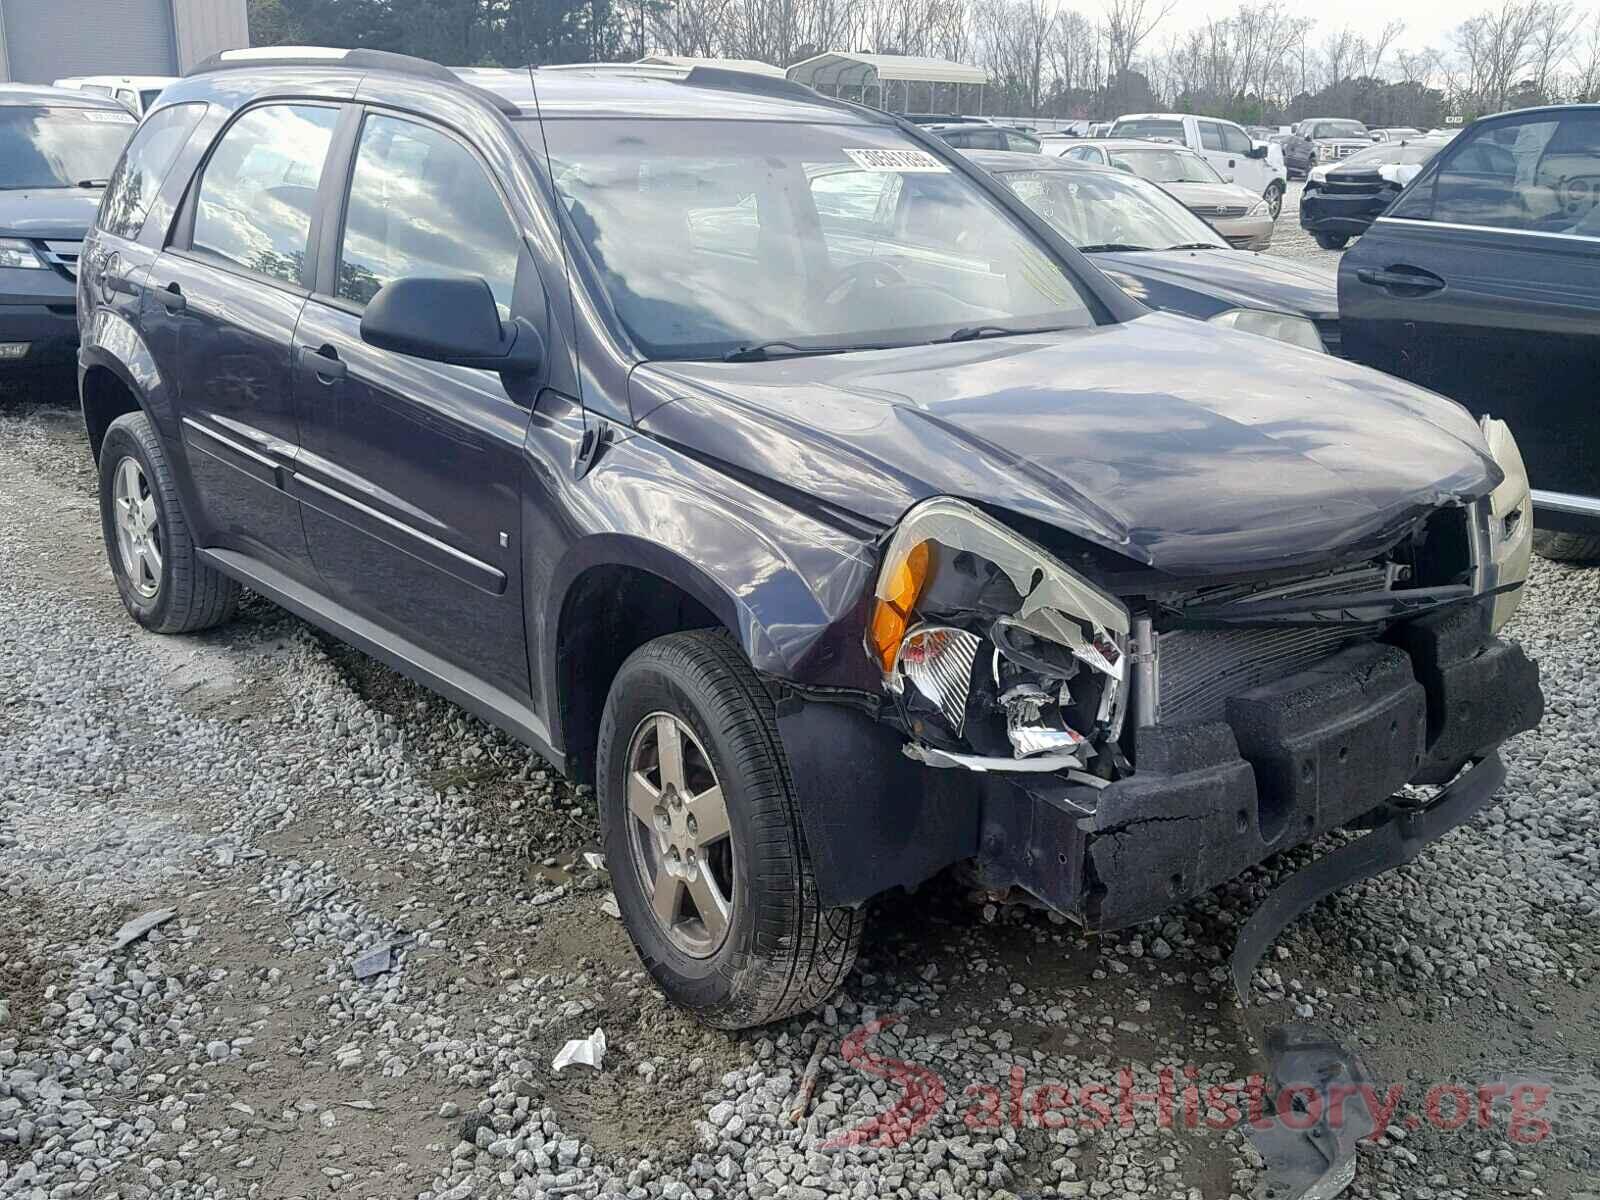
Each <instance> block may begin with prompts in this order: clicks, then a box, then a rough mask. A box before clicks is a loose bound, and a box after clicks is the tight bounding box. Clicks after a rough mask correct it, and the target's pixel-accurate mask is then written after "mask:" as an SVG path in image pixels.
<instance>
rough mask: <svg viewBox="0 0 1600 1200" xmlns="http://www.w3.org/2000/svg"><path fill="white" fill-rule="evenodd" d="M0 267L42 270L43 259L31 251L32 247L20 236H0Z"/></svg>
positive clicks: (43, 265) (43, 268) (44, 268)
mask: <svg viewBox="0 0 1600 1200" xmlns="http://www.w3.org/2000/svg"><path fill="white" fill-rule="evenodd" d="M0 267H11V268H14V269H16V268H20V269H22V270H28V271H32V270H39V271H43V270H46V269H47V268H46V267H45V263H44V260H43V259H42V258H40V257H39V256H38V255H37V254H35V253H34V252H33V247H32V246H30V245H28V243H27V242H25V241H23V240H22V239H21V238H0Z"/></svg>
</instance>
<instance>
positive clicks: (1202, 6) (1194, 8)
mask: <svg viewBox="0 0 1600 1200" xmlns="http://www.w3.org/2000/svg"><path fill="white" fill-rule="evenodd" d="M1070 2H1071V0H1069V3H1070ZM1153 2H1156V3H1159V0H1153ZM1489 3H1490V0H1464V2H1463V0H1456V2H1455V3H1447V2H1446V0H1404V2H1403V3H1397V2H1396V0H1330V3H1327V4H1321V5H1313V4H1303V5H1302V4H1293V5H1291V7H1293V8H1295V9H1296V10H1297V11H1300V12H1302V13H1304V14H1305V15H1307V16H1314V17H1315V18H1316V19H1317V24H1316V27H1315V28H1314V29H1313V30H1312V33H1311V40H1312V44H1313V45H1320V44H1321V42H1322V39H1323V38H1324V37H1326V36H1327V35H1328V34H1329V33H1330V32H1333V31H1335V30H1337V29H1339V28H1340V27H1342V26H1345V25H1348V26H1349V27H1350V28H1351V29H1353V30H1355V31H1356V32H1358V33H1364V34H1369V35H1370V34H1373V33H1376V32H1377V31H1378V30H1380V29H1382V28H1383V26H1384V24H1385V23H1386V22H1388V21H1391V20H1393V19H1394V18H1395V17H1399V18H1401V19H1402V20H1403V21H1405V23H1406V31H1405V33H1403V34H1401V35H1400V37H1399V38H1397V39H1396V40H1395V42H1394V46H1395V47H1396V48H1403V49H1406V50H1421V49H1422V48H1423V47H1424V46H1432V47H1433V48H1434V49H1436V50H1443V49H1446V47H1447V45H1448V39H1447V35H1448V34H1449V33H1450V31H1451V30H1453V29H1454V28H1455V27H1456V26H1457V25H1459V24H1461V22H1462V21H1464V20H1466V19H1467V17H1469V16H1471V15H1472V14H1473V13H1476V12H1478V11H1480V10H1482V9H1484V8H1487V7H1488V6H1489ZM1090 7H1091V6H1090V5H1084V6H1083V8H1084V11H1085V13H1087V12H1088V11H1089V9H1090ZM1238 9H1239V4H1238V0H1178V6H1177V7H1176V8H1175V9H1173V11H1172V15H1171V16H1170V17H1168V18H1167V19H1166V21H1164V22H1163V23H1162V24H1161V27H1160V28H1159V29H1157V30H1156V34H1155V39H1154V40H1155V43H1156V44H1157V45H1158V46H1165V45H1166V44H1167V38H1168V37H1169V36H1170V35H1172V34H1173V33H1176V32H1178V31H1179V30H1181V29H1185V28H1189V27H1192V26H1195V25H1199V24H1201V23H1203V22H1204V21H1206V20H1207V19H1208V18H1215V17H1225V16H1228V15H1230V14H1232V13H1234V12H1237V11H1238Z"/></svg>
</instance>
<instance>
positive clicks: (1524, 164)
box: [1433, 119, 1562, 230]
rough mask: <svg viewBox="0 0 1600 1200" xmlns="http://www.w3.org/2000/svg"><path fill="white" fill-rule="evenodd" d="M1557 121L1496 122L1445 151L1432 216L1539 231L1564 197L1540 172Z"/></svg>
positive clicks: (1461, 223) (1440, 218) (1452, 220)
mask: <svg viewBox="0 0 1600 1200" xmlns="http://www.w3.org/2000/svg"><path fill="white" fill-rule="evenodd" d="M1558 124H1559V122H1557V121H1553V120H1549V119H1545V120H1536V121H1497V122H1495V123H1493V124H1491V125H1486V126H1484V127H1483V128H1481V129H1479V130H1477V131H1476V132H1474V133H1471V134H1464V135H1462V138H1461V139H1460V141H1459V142H1458V143H1457V144H1455V145H1452V146H1450V147H1448V148H1447V149H1446V150H1444V151H1442V154H1443V155H1445V156H1447V157H1445V158H1444V161H1443V163H1442V164H1441V165H1440V168H1439V174H1438V177H1437V178H1436V179H1435V181H1434V185H1433V219H1434V220H1435V221H1443V222H1446V223H1451V224H1457V225H1487V226H1491V227H1494V228H1500V229H1524V230H1527V229H1540V228H1546V227H1547V225H1546V222H1547V221H1548V220H1549V219H1550V218H1551V217H1552V216H1555V217H1556V220H1557V221H1559V219H1560V218H1559V210H1560V208H1561V204H1562V201H1561V197H1560V196H1559V194H1558V192H1557V189H1556V188H1553V187H1551V186H1550V185H1549V182H1548V181H1547V179H1546V178H1545V177H1544V173H1543V172H1541V170H1540V164H1541V162H1542V161H1543V160H1544V158H1545V151H1546V147H1547V146H1549V145H1550V144H1551V141H1552V139H1553V138H1554V136H1555V132H1556V127H1557V125H1558Z"/></svg>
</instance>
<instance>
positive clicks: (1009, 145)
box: [1005, 133, 1040, 154]
mask: <svg viewBox="0 0 1600 1200" xmlns="http://www.w3.org/2000/svg"><path fill="white" fill-rule="evenodd" d="M1005 136H1006V149H1007V150H1019V151H1021V152H1023V153H1025V154H1036V153H1038V150H1039V145H1040V143H1039V142H1038V140H1037V139H1035V138H1031V137H1029V136H1028V135H1027V134H1025V133H1008V134H1006V135H1005Z"/></svg>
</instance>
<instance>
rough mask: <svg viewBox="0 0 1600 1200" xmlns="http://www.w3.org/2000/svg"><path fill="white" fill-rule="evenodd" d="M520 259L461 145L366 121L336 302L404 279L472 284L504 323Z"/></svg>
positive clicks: (489, 188) (491, 192) (494, 194)
mask: <svg viewBox="0 0 1600 1200" xmlns="http://www.w3.org/2000/svg"><path fill="white" fill-rule="evenodd" d="M521 252H522V238H521V237H520V236H519V235H518V233H517V231H516V227H515V226H514V225H512V223H511V218H510V217H509V216H508V215H507V214H506V209H505V205H504V204H503V203H502V202H501V199H500V193H499V192H498V191H496V190H495V187H494V185H493V184H492V183H490V181H489V177H488V175H487V174H485V173H484V169H483V167H482V166H481V165H479V163H478V160H477V159H476V158H474V157H473V155H472V154H471V152H469V151H468V150H467V148H466V147H465V146H463V145H462V144H461V143H460V142H458V141H456V140H455V139H454V138H453V137H450V136H449V135H447V134H444V133H440V132H439V131H437V130H435V129H431V128H429V127H428V126H426V125H418V124H416V123H415V122H413V121H403V120H400V119H398V118H395V117H383V116H369V117H368V118H367V119H366V122H365V124H364V125H363V126H362V128H361V144H360V147H359V149H358V150H357V151H356V165H355V171H354V172H353V173H352V175H351V178H350V198H349V203H348V205H347V206H346V209H345V219H344V240H343V243H342V245H341V246H340V248H339V277H338V283H337V285H336V287H335V289H334V290H335V294H336V295H338V296H339V298H340V299H342V300H351V301H354V302H355V303H357V304H366V303H367V302H368V301H369V300H371V299H372V297H373V296H375V295H377V294H378V289H379V288H381V287H383V285H384V284H386V283H389V282H390V281H391V280H395V279H401V278H404V277H407V276H430V275H431V276H462V275H465V276H469V277H473V276H475V277H479V278H482V279H484V280H485V281H486V282H487V283H488V284H489V289H490V290H491V291H492V292H494V298H495V301H496V302H497V303H498V304H499V306H500V312H501V315H502V316H509V315H510V313H511V297H512V292H513V290H514V289H515V287H516V282H517V260H518V257H519V256H520V254H521Z"/></svg>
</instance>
